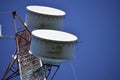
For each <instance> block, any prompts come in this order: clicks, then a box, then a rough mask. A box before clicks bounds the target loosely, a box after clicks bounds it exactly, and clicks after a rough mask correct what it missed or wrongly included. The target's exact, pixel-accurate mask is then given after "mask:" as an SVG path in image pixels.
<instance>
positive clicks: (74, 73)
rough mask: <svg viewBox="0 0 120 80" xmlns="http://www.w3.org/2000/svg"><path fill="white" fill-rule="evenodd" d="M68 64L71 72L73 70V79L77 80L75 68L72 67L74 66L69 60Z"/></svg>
mask: <svg viewBox="0 0 120 80" xmlns="http://www.w3.org/2000/svg"><path fill="white" fill-rule="evenodd" d="M70 66H71V68H72V72H73V76H74V80H78V79H77V75H76V72H75V69H74V66H73V64H72V63H71V62H70Z"/></svg>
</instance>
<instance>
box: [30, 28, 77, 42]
mask: <svg viewBox="0 0 120 80" xmlns="http://www.w3.org/2000/svg"><path fill="white" fill-rule="evenodd" d="M32 35H34V36H36V37H39V38H42V39H47V40H52V41H67V42H70V41H76V40H77V37H76V36H75V35H73V34H70V33H67V32H63V31H57V30H42V29H40V30H34V31H32Z"/></svg>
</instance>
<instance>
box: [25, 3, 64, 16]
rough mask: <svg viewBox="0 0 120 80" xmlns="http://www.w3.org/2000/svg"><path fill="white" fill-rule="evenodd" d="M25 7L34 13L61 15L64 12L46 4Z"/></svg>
mask: <svg viewBox="0 0 120 80" xmlns="http://www.w3.org/2000/svg"><path fill="white" fill-rule="evenodd" d="M27 9H28V10H30V11H33V12H36V13H40V14H46V15H55V16H63V15H65V12H64V11H62V10H59V9H56V8H52V7H47V6H35V5H32V6H27Z"/></svg>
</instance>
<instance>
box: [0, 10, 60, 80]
mask: <svg viewBox="0 0 120 80" xmlns="http://www.w3.org/2000/svg"><path fill="white" fill-rule="evenodd" d="M12 15H13V22H14V29H15V41H16V50H15V52H14V53H13V55H12V60H11V61H10V63H9V64H8V67H7V69H6V71H5V72H4V74H3V77H2V80H11V79H12V78H14V77H16V76H20V78H21V80H46V79H48V78H50V79H51V80H52V79H53V78H54V76H55V74H56V72H57V71H58V69H59V67H60V65H51V64H44V62H41V60H40V59H39V58H37V57H35V56H33V55H32V54H30V53H29V50H30V43H31V32H30V31H29V30H28V28H27V27H26V26H25V24H24V22H23V21H22V19H21V18H20V16H19V15H18V14H17V12H16V11H14V12H12ZM17 21H19V22H20V24H21V25H22V28H18V27H17ZM52 67H54V68H55V69H56V70H55V72H54V73H53V75H52V76H51V77H49V76H50V73H51V72H52V71H51V70H52Z"/></svg>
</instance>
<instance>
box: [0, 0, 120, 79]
mask: <svg viewBox="0 0 120 80" xmlns="http://www.w3.org/2000/svg"><path fill="white" fill-rule="evenodd" d="M33 4H35V5H43V6H51V7H55V8H58V9H62V10H64V11H65V12H66V13H67V14H66V17H65V20H64V31H66V32H70V33H73V34H75V35H76V36H78V38H79V42H80V43H78V44H77V46H76V53H75V59H73V60H72V61H71V62H72V64H73V66H74V68H75V73H76V76H77V80H120V1H119V0H0V24H2V26H3V27H2V31H3V35H11V36H14V27H13V21H12V15H11V14H10V13H6V14H3V13H1V12H6V11H11V10H16V9H17V12H18V14H19V15H20V16H21V18H22V20H23V21H24V19H25V7H26V6H27V5H33ZM14 50H15V41H14V40H11V39H0V77H1V76H2V75H3V73H4V71H5V69H6V67H7V65H8V63H9V62H10V60H11V55H12V54H13V52H14ZM13 80H18V79H13ZM54 80H75V79H74V76H73V72H72V68H71V67H70V63H69V62H66V63H63V64H62V65H61V68H60V70H59V72H58V73H57V75H56V76H55V78H54Z"/></svg>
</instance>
